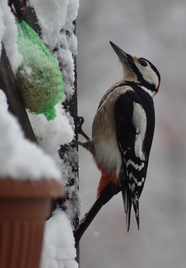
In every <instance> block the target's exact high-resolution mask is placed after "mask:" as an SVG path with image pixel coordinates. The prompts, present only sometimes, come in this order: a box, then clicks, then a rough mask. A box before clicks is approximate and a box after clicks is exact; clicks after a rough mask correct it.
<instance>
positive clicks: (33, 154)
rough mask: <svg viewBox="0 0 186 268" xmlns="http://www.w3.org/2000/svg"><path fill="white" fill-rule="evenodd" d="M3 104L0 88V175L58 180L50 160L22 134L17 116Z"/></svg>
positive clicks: (54, 166)
mask: <svg viewBox="0 0 186 268" xmlns="http://www.w3.org/2000/svg"><path fill="white" fill-rule="evenodd" d="M7 108H8V106H7V102H6V97H5V94H4V92H3V91H2V90H0V122H1V124H0V137H1V139H0V178H7V177H9V178H18V179H29V180H38V179H43V178H45V179H57V180H60V178H61V174H60V170H59V169H58V168H57V165H56V164H55V162H54V160H53V159H52V158H51V157H50V156H48V155H46V154H45V153H44V152H43V151H42V150H41V149H40V148H39V147H38V146H37V145H36V144H34V143H32V142H30V141H29V140H27V139H25V138H24V134H23V131H22V129H21V128H20V125H19V123H18V121H17V119H16V118H15V117H14V116H13V115H12V114H10V113H9V112H8V111H7Z"/></svg>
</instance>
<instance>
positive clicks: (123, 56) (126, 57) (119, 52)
mask: <svg viewBox="0 0 186 268" xmlns="http://www.w3.org/2000/svg"><path fill="white" fill-rule="evenodd" d="M110 44H111V46H112V48H113V49H114V51H115V52H116V54H117V55H118V57H119V59H120V60H121V62H124V63H130V61H131V60H132V56H131V55H129V54H127V53H125V52H124V51H123V50H122V49H121V48H120V47H118V46H116V45H115V44H114V43H113V42H111V41H110Z"/></svg>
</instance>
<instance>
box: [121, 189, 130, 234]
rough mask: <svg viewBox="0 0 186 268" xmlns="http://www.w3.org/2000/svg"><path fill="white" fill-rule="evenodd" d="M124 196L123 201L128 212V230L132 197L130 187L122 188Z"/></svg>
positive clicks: (128, 227)
mask: <svg viewBox="0 0 186 268" xmlns="http://www.w3.org/2000/svg"><path fill="white" fill-rule="evenodd" d="M122 198H123V203H124V209H125V213H126V225H127V231H129V229H130V215H131V206H132V203H131V197H130V193H129V189H128V188H127V187H125V188H124V189H123V190H122Z"/></svg>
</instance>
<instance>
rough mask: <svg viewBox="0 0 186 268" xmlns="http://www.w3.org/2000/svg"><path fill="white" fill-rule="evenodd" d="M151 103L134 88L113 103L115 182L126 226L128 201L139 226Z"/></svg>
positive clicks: (151, 131)
mask: <svg viewBox="0 0 186 268" xmlns="http://www.w3.org/2000/svg"><path fill="white" fill-rule="evenodd" d="M148 106H149V107H150V114H149V113H148V109H149V108H148ZM151 106H153V101H152V102H150V103H149V100H147V103H146V102H144V101H143V99H142V98H141V97H140V96H139V95H138V94H137V93H136V92H135V91H133V90H128V91H127V92H125V93H124V94H121V95H120V96H119V97H118V99H117V100H116V102H115V107H114V117H115V124H116V135H117V141H118V146H119V150H120V153H121V156H122V168H121V172H120V177H119V184H120V187H121V188H122V197H123V201H124V208H125V212H126V222H127V230H129V228H130V214H131V206H132V204H133V208H134V212H135V217H136V221H137V225H138V228H139V197H140V195H141V192H142V190H143V186H144V183H145V178H146V173H147V166H148V158H149V153H150V148H151V144H152V138H153V133H154V121H155V120H154V108H153V107H151ZM149 120H150V124H149Z"/></svg>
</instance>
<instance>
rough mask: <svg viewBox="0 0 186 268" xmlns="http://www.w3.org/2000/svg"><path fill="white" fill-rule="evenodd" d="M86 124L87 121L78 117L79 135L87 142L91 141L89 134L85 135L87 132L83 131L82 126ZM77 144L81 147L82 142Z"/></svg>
mask: <svg viewBox="0 0 186 268" xmlns="http://www.w3.org/2000/svg"><path fill="white" fill-rule="evenodd" d="M84 122H85V119H84V118H83V117H82V116H78V117H77V133H78V134H80V135H82V136H83V137H84V138H85V139H86V140H87V141H89V140H90V138H89V137H88V136H87V134H85V132H84V131H83V129H82V125H83V123H84ZM77 143H78V144H80V145H81V143H80V142H77Z"/></svg>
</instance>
